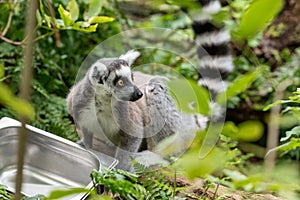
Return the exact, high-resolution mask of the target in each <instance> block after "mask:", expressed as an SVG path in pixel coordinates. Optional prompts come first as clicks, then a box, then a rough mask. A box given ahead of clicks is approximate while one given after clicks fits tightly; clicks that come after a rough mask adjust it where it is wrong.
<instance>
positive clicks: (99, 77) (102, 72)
mask: <svg viewBox="0 0 300 200" xmlns="http://www.w3.org/2000/svg"><path fill="white" fill-rule="evenodd" d="M106 76H107V67H106V66H105V65H104V64H103V63H101V62H96V63H94V64H93V65H92V67H91V68H90V69H89V71H88V77H89V80H90V82H91V83H92V85H99V84H100V85H102V84H103V80H104V79H105V77H106Z"/></svg>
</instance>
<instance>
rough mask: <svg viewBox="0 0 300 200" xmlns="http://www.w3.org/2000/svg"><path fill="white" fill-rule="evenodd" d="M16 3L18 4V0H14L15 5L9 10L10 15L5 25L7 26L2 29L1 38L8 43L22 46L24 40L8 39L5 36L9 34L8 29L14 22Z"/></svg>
mask: <svg viewBox="0 0 300 200" xmlns="http://www.w3.org/2000/svg"><path fill="white" fill-rule="evenodd" d="M16 4H17V0H14V2H13V5H12V6H11V8H10V12H9V16H8V19H7V22H6V26H5V28H4V30H3V31H2V32H1V31H0V39H1V40H3V41H5V42H7V43H9V44H12V45H16V46H20V45H22V44H23V43H22V42H17V41H13V40H11V39H8V38H6V37H5V35H6V34H7V32H8V30H9V28H10V26H11V22H12V18H13V15H14V9H15V5H16Z"/></svg>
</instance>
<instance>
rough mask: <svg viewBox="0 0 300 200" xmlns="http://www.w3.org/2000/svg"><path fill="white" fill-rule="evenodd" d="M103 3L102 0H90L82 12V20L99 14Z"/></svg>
mask: <svg viewBox="0 0 300 200" xmlns="http://www.w3.org/2000/svg"><path fill="white" fill-rule="evenodd" d="M102 5H103V0H90V4H89V8H88V10H87V12H85V14H84V20H86V21H88V20H89V19H90V18H92V17H94V16H97V15H99V13H100V12H101V9H102Z"/></svg>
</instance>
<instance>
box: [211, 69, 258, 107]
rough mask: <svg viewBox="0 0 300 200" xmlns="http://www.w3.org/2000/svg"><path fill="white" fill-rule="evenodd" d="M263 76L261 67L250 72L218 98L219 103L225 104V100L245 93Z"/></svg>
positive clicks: (235, 81) (234, 82) (239, 78)
mask: <svg viewBox="0 0 300 200" xmlns="http://www.w3.org/2000/svg"><path fill="white" fill-rule="evenodd" d="M260 74H261V67H259V68H257V69H256V70H255V71H253V72H249V73H247V74H245V75H242V76H240V77H238V78H237V79H236V80H234V81H233V82H232V83H231V84H230V85H229V87H228V89H227V91H226V92H223V93H221V94H219V95H218V96H217V98H216V99H217V102H218V103H220V104H223V103H224V100H226V99H229V98H231V97H234V96H236V95H238V94H240V93H242V92H243V91H245V90H246V89H247V88H248V87H249V86H250V85H251V84H252V83H253V82H254V81H255V80H256V78H258V76H259V75H260Z"/></svg>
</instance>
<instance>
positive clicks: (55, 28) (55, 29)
mask: <svg viewBox="0 0 300 200" xmlns="http://www.w3.org/2000/svg"><path fill="white" fill-rule="evenodd" d="M47 5H48V10H49V13H50V16H51V23H52V25H53V31H54V37H55V44H56V46H57V47H61V46H62V43H61V39H60V34H59V31H58V29H57V27H56V23H55V12H54V9H53V6H52V4H51V2H50V0H47Z"/></svg>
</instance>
